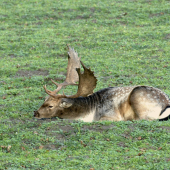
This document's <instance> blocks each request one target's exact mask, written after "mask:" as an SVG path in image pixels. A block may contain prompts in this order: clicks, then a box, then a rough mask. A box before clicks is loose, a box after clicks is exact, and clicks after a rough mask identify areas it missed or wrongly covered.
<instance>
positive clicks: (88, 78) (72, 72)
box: [34, 46, 97, 119]
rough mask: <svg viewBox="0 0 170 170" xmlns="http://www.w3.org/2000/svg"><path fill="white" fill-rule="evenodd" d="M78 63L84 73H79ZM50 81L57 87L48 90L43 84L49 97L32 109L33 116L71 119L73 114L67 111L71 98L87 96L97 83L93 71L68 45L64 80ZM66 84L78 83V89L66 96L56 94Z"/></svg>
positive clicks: (71, 101)
mask: <svg viewBox="0 0 170 170" xmlns="http://www.w3.org/2000/svg"><path fill="white" fill-rule="evenodd" d="M80 64H81V65H82V66H83V69H84V73H81V71H80ZM51 81H52V82H53V83H54V84H55V85H56V86H57V89H55V90H54V91H50V90H47V88H46V85H45V86H43V87H44V89H45V92H46V93H47V94H48V95H49V97H48V98H47V99H46V100H45V102H44V103H43V105H42V106H41V107H40V108H39V109H38V110H37V111H34V117H35V118H52V117H59V118H70V119H71V117H73V115H71V112H70V113H69V110H71V109H72V108H71V106H72V105H73V103H74V100H72V98H77V97H80V96H82V97H87V96H88V95H90V94H92V93H93V90H94V89H95V87H96V84H97V79H96V77H95V76H94V72H93V71H91V70H90V69H88V68H86V67H85V65H84V64H83V63H82V62H81V61H80V58H79V57H78V53H77V52H75V51H74V49H73V48H71V47H69V46H68V66H67V75H66V79H65V81H64V82H63V83H61V84H58V83H56V82H54V81H53V80H51ZM77 81H79V84H76V82H77ZM68 85H78V91H77V93H76V94H75V95H71V96H67V95H65V94H64V93H63V95H61V94H57V93H58V92H59V91H60V90H61V89H62V87H64V86H68ZM68 113H69V114H68ZM74 116H75V115H74Z"/></svg>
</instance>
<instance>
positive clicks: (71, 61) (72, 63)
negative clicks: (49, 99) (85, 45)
mask: <svg viewBox="0 0 170 170" xmlns="http://www.w3.org/2000/svg"><path fill="white" fill-rule="evenodd" d="M67 47H68V65H67V76H66V79H65V81H64V82H63V83H61V84H59V83H56V82H55V81H54V80H51V81H52V82H53V83H54V84H55V85H56V86H57V89H55V90H54V91H50V90H47V88H46V86H44V89H45V91H46V93H47V94H49V95H50V96H53V97H56V96H57V95H56V93H57V92H59V91H60V90H61V89H62V87H64V86H68V85H78V84H76V82H77V81H78V80H79V77H78V75H77V72H76V68H80V58H79V57H78V53H77V52H75V50H74V49H73V48H71V47H69V46H68V45H67ZM64 96H65V95H64Z"/></svg>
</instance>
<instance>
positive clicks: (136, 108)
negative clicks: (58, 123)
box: [34, 86, 170, 122]
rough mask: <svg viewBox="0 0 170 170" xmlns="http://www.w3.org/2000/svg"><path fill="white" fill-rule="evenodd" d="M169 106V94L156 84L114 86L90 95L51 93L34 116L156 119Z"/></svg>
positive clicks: (90, 120) (116, 119)
mask: <svg viewBox="0 0 170 170" xmlns="http://www.w3.org/2000/svg"><path fill="white" fill-rule="evenodd" d="M168 106H170V100H169V98H168V96H167V95H166V94H165V93H163V92H162V91H161V90H159V89H157V88H154V87H148V86H133V87H115V88H113V87H110V88H106V89H102V90H100V91H98V92H96V93H94V94H92V95H90V96H88V97H78V98H64V97H62V96H61V97H59V98H55V97H48V99H47V100H46V101H45V102H44V104H43V105H42V106H41V107H40V108H39V109H38V111H35V113H34V117H36V118H51V117H59V118H63V119H72V120H82V121H86V122H92V121H99V120H100V121H101V120H111V121H127V120H141V119H145V120H155V119H160V118H164V117H166V116H168V115H169V114H170V108H167V107H168ZM166 108H167V109H166ZM161 114H162V115H161Z"/></svg>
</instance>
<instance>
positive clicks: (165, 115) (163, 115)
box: [158, 106, 170, 121]
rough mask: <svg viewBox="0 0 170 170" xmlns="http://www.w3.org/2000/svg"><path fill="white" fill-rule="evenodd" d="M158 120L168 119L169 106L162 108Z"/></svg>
mask: <svg viewBox="0 0 170 170" xmlns="http://www.w3.org/2000/svg"><path fill="white" fill-rule="evenodd" d="M158 119H159V121H165V120H169V119H170V106H167V107H166V108H165V109H163V110H162V111H161V113H160V115H159V117H158Z"/></svg>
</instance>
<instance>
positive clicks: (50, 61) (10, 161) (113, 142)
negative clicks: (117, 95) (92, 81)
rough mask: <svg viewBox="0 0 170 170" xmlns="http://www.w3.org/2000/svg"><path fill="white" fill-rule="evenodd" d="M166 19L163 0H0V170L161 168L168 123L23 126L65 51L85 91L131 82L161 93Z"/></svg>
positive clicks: (168, 71) (169, 39)
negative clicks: (87, 85)
mask: <svg viewBox="0 0 170 170" xmlns="http://www.w3.org/2000/svg"><path fill="white" fill-rule="evenodd" d="M169 16H170V2H169V1H168V0H162V1H161V0H159V1H158V0H153V1H147V0H138V1H135V0H129V1H118V0H114V1H109V0H103V1H97V0H84V1H80V0H77V1H73V0H67V1H66V0H63V1H54V0H47V1H39V0H37V1H35V0H31V1H18V0H16V1H10V0H2V1H1V6H0V32H1V34H0V41H1V45H0V113H1V114H0V149H1V150H0V157H1V162H0V169H63V170H64V169H91V170H92V169H93V168H94V169H99V170H100V169H101V170H102V169H147V170H148V169H169V166H170V156H169V153H170V142H169V141H170V121H166V122H158V121H150V122H149V121H133V122H109V121H108V122H107V121H106V122H94V123H83V122H76V121H69V120H64V121H61V120H58V119H52V120H35V119H34V118H33V111H34V110H36V109H38V107H39V106H40V105H41V104H42V103H43V100H44V97H45V96H46V94H45V92H44V90H43V88H42V86H43V85H44V84H47V86H48V88H49V89H54V88H55V86H54V85H52V83H51V82H50V81H49V80H50V79H51V78H53V79H55V80H57V81H59V82H62V81H64V78H65V74H66V67H67V57H66V56H67V53H66V50H65V47H66V44H69V45H70V46H71V47H74V48H75V49H76V50H77V51H78V53H79V56H81V57H82V61H83V62H84V63H85V65H86V66H88V67H91V68H92V70H94V71H95V75H96V76H97V77H98V84H97V87H96V89H95V91H97V90H99V89H102V88H104V87H108V86H129V85H138V84H141V85H150V86H154V87H157V88H160V89H162V90H163V91H164V92H165V93H167V94H168V95H170V89H169V75H170V65H169V63H170V62H169V58H170V53H169V51H170V20H169ZM75 91H76V89H75V88H73V87H67V88H66V89H65V93H66V94H74V93H75Z"/></svg>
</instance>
